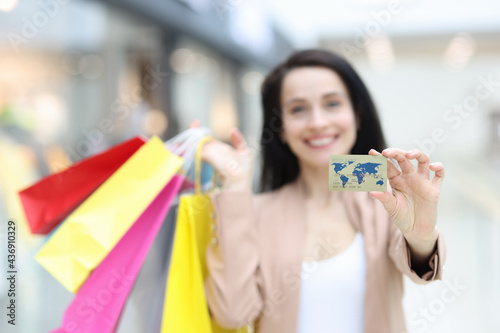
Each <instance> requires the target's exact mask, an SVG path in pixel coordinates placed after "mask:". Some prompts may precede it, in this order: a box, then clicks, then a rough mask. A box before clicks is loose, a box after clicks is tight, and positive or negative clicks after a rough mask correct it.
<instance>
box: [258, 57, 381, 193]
mask: <svg viewBox="0 0 500 333" xmlns="http://www.w3.org/2000/svg"><path fill="white" fill-rule="evenodd" d="M309 66H316V67H326V68H329V69H331V70H333V71H334V72H336V73H337V74H338V75H339V76H340V77H341V78H342V81H343V82H344V84H345V85H346V87H347V90H348V92H349V98H350V100H351V104H352V106H353V109H354V114H355V116H356V121H357V123H358V124H359V129H358V131H357V133H356V142H355V143H354V146H353V148H352V150H351V152H350V154H354V155H360V154H368V151H369V150H370V149H371V148H373V149H376V150H378V151H382V150H383V149H385V147H386V144H385V140H384V135H383V133H382V127H381V126H380V121H379V118H378V115H377V110H376V108H375V105H374V103H373V101H372V98H371V97H370V94H369V92H368V90H367V89H366V86H365V85H364V83H363V81H361V78H360V77H359V76H358V74H357V73H356V72H355V71H354V69H353V67H352V66H351V65H350V64H349V63H348V62H347V60H346V59H344V58H343V57H341V56H339V55H337V54H335V53H332V52H329V51H324V50H316V49H311V50H303V51H298V52H295V53H293V54H292V55H291V56H290V57H289V58H288V59H287V60H286V61H285V62H283V63H282V64H280V65H278V66H277V67H276V68H274V69H273V70H272V71H271V72H270V73H269V75H268V76H267V77H266V79H265V80H264V82H263V84H262V91H261V93H262V107H263V111H264V117H263V118H264V119H263V127H262V136H261V140H260V146H261V153H262V163H263V165H262V173H261V179H260V191H261V192H265V191H269V190H275V189H278V188H280V187H281V186H283V185H285V184H287V183H289V182H291V181H294V180H295V179H296V178H297V176H298V175H299V171H300V170H299V163H298V160H297V156H295V154H294V153H293V152H292V151H291V150H290V148H289V147H288V145H286V144H284V143H283V142H282V141H281V140H280V133H281V132H282V131H283V122H282V113H281V102H280V101H281V86H282V82H283V79H284V77H285V76H286V75H287V74H288V73H289V72H290V71H291V70H292V69H294V68H298V67H309Z"/></svg>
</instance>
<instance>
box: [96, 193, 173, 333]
mask: <svg viewBox="0 0 500 333" xmlns="http://www.w3.org/2000/svg"><path fill="white" fill-rule="evenodd" d="M179 191H181V189H179ZM178 198H179V197H178V196H177V197H175V198H174V200H173V202H172V203H171V204H170V209H169V211H168V214H167V217H166V218H165V221H164V222H163V225H162V227H161V229H160V231H159V232H158V235H157V236H156V238H155V241H154V243H153V245H152V246H151V248H150V250H149V252H148V255H147V257H146V259H145V260H144V264H143V265H142V267H141V271H140V273H139V275H138V276H137V280H136V281H135V284H134V287H133V288H132V291H131V292H130V295H129V296H128V298H127V302H126V303H125V307H124V309H123V312H122V315H121V317H120V322H119V324H118V328H117V331H116V333H129V332H156V333H158V332H160V330H161V318H162V313H163V303H164V298H165V282H166V281H167V276H168V268H169V266H170V257H171V253H172V244H173V241H174V233H175V224H176V220H177V211H178V207H179V200H178ZM93 274H94V273H93Z"/></svg>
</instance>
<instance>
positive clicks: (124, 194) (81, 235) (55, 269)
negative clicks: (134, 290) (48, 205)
mask: <svg viewBox="0 0 500 333" xmlns="http://www.w3.org/2000/svg"><path fill="white" fill-rule="evenodd" d="M181 164H182V159H181V158H180V157H178V156H176V155H174V154H172V153H171V152H169V151H168V150H167V149H166V148H165V147H164V145H163V143H162V142H161V140H160V139H159V138H158V137H153V138H151V139H150V140H149V141H148V142H147V143H146V144H144V145H143V146H142V147H141V148H139V150H137V152H136V153H135V154H134V155H132V156H131V157H130V158H129V159H128V160H127V161H126V162H125V163H124V164H123V165H122V166H121V167H120V168H119V169H118V170H117V171H116V172H115V173H114V174H113V175H112V176H111V177H109V179H108V180H106V181H105V182H104V183H103V184H102V185H101V186H100V187H99V188H98V189H97V190H96V191H95V192H94V193H93V194H92V195H91V196H90V197H89V198H88V199H87V200H85V201H84V202H83V203H82V204H81V205H80V206H79V207H78V208H77V209H76V210H75V211H74V212H73V213H72V214H71V215H70V216H69V217H68V218H67V219H66V220H65V221H64V222H63V223H62V224H61V225H60V227H59V228H58V229H57V230H56V231H55V232H54V234H53V235H52V237H51V238H50V239H49V240H48V241H47V243H45V245H44V246H43V247H42V248H41V249H40V251H39V252H38V253H37V255H36V257H35V259H36V260H37V261H38V262H39V263H40V264H41V265H42V266H43V267H44V268H45V269H46V270H47V271H48V272H49V273H50V274H51V275H52V276H54V277H55V278H56V279H57V280H58V281H59V282H60V283H61V284H62V285H63V286H64V287H66V288H67V289H68V290H69V291H71V292H76V291H77V290H78V289H79V288H80V287H81V285H82V283H83V282H84V281H85V280H86V279H87V277H88V275H89V274H90V273H91V272H92V270H93V269H94V268H96V267H97V265H98V264H99V263H100V262H101V261H102V260H103V259H104V257H106V255H107V254H108V253H109V252H110V251H111V249H112V248H113V247H114V246H115V245H116V243H117V242H118V241H119V240H120V238H121V237H122V236H123V235H124V234H125V232H126V231H127V230H128V229H129V228H130V227H131V225H132V224H133V223H134V222H135V221H136V220H137V218H138V217H139V216H140V214H141V213H142V212H143V211H144V210H145V209H146V207H147V206H148V205H149V204H150V203H151V202H152V201H153V199H154V198H155V197H156V196H157V195H158V193H159V192H160V191H161V189H162V188H163V187H164V186H165V184H166V183H167V182H168V181H169V180H170V179H171V178H172V176H173V175H174V174H175V173H176V172H177V170H178V169H179V167H180V166H181Z"/></svg>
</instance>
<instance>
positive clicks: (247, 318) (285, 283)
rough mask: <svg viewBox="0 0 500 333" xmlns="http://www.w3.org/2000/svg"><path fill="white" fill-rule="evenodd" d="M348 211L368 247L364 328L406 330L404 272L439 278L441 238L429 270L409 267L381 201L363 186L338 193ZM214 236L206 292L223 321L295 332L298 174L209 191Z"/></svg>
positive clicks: (301, 232)
mask: <svg viewBox="0 0 500 333" xmlns="http://www.w3.org/2000/svg"><path fill="white" fill-rule="evenodd" d="M341 197H342V200H344V203H345V205H346V208H347V212H348V216H349V218H350V219H351V222H352V223H353V225H354V226H355V227H356V229H357V230H358V231H360V232H361V233H362V234H363V237H364V246H365V254H366V291H365V292H366V294H365V309H364V310H365V332H366V333H376V332H377V333H404V332H406V326H405V320H404V314H403V308H402V296H403V276H402V274H406V275H407V276H409V277H410V278H411V280H413V281H414V282H416V283H427V282H428V281H432V280H436V279H441V276H442V272H443V263H444V260H445V243H444V239H443V236H442V234H441V233H439V237H438V241H437V248H436V251H435V252H434V253H433V254H432V256H431V258H430V260H429V270H428V271H427V272H426V273H424V274H422V277H419V276H418V275H417V274H416V273H415V272H414V271H413V270H412V269H411V265H410V262H411V258H410V251H409V247H408V246H407V243H406V240H405V238H404V237H403V235H402V233H401V232H400V231H399V229H398V228H397V227H396V226H395V225H394V224H393V223H392V222H391V220H390V218H389V215H388V214H387V212H386V211H385V209H384V207H383V206H382V204H381V203H380V202H379V201H378V200H376V199H373V198H371V197H370V196H368V193H367V192H342V193H341ZM211 201H212V203H213V206H214V210H215V221H216V228H214V231H213V232H214V235H213V236H214V239H213V242H212V244H211V245H209V246H208V249H207V253H206V259H207V265H208V270H209V276H208V278H207V279H206V281H205V292H206V296H207V301H208V306H209V309H210V312H211V314H212V316H213V317H214V318H215V320H216V321H217V322H218V323H219V324H220V325H221V326H223V327H227V328H237V327H242V326H245V325H246V324H248V323H254V324H255V332H258V333H281V332H283V333H295V332H296V331H297V320H298V310H299V298H300V285H301V277H300V272H301V267H302V260H303V245H304V241H305V232H306V230H305V227H306V226H305V204H304V203H305V194H304V189H303V188H302V185H301V183H300V182H299V181H298V180H296V181H294V182H292V183H289V184H286V185H284V186H282V187H281V188H280V189H278V190H275V191H273V192H268V193H264V194H258V195H253V194H252V193H251V192H250V191H248V192H244V191H241V192H224V191H221V192H218V193H213V194H211Z"/></svg>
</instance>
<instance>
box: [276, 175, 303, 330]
mask: <svg viewBox="0 0 500 333" xmlns="http://www.w3.org/2000/svg"><path fill="white" fill-rule="evenodd" d="M280 206H281V207H280V209H281V215H280V217H279V221H280V223H279V225H278V228H279V232H280V233H281V235H280V236H279V239H280V240H281V242H282V244H280V245H279V246H278V247H277V249H279V251H280V253H279V255H278V258H280V260H279V262H278V265H279V269H278V272H279V274H280V276H279V277H278V278H279V279H280V285H282V286H283V292H284V295H285V297H286V301H285V302H286V303H285V304H283V306H284V308H286V309H287V310H286V311H285V312H286V318H285V317H282V318H279V320H280V322H281V323H280V327H283V332H295V331H296V329H297V319H298V316H299V301H300V281H301V269H302V258H303V253H304V251H303V249H304V240H305V232H306V229H305V195H304V190H303V188H302V187H301V183H300V182H299V181H298V180H295V181H294V182H291V183H289V184H287V185H285V187H284V188H283V190H282V193H281V198H280Z"/></svg>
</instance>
